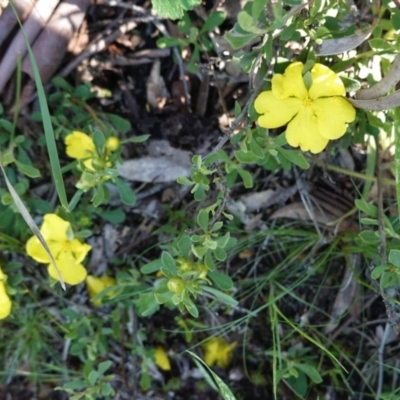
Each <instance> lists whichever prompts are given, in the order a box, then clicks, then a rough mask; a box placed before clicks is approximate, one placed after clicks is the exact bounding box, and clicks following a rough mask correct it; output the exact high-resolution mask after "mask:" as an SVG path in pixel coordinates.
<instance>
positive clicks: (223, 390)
mask: <svg viewBox="0 0 400 400" xmlns="http://www.w3.org/2000/svg"><path fill="white" fill-rule="evenodd" d="M186 352H187V353H189V354H190V355H191V356H192V357H193V360H194V362H195V363H196V364H197V367H198V368H199V369H200V370H201V371H202V372H203V374H204V377H205V379H206V380H207V381H208V382H209V384H210V386H211V387H213V388H214V389H215V386H213V384H212V382H211V381H210V380H211V377H212V379H214V380H215V383H216V384H217V386H218V391H219V393H220V395H221V396H222V398H223V399H224V400H236V397H235V396H234V395H233V393H232V392H231V390H230V389H229V387H228V386H227V385H226V383H225V382H224V381H223V380H222V379H221V378H220V377H219V376H218V375H217V374H216V373H215V372H214V371H213V370H212V369H210V368H209V367H208V365H207V364H206V363H205V362H204V361H203V360H202V359H201V358H200V357H199V356H198V355H197V354H194V353H192V352H191V351H189V350H186ZM210 374H211V377H210ZM207 376H208V377H209V379H207Z"/></svg>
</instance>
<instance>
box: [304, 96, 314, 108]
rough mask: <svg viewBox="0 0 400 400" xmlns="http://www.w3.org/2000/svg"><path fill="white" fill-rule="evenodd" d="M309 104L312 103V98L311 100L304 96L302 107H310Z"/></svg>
mask: <svg viewBox="0 0 400 400" xmlns="http://www.w3.org/2000/svg"><path fill="white" fill-rule="evenodd" d="M311 104H312V100H311V99H310V98H309V97H306V98H305V99H304V100H303V106H304V107H310V106H311Z"/></svg>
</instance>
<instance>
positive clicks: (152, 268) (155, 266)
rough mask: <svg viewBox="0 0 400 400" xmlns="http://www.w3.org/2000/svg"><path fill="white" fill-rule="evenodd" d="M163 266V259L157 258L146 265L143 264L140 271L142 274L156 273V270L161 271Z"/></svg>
mask: <svg viewBox="0 0 400 400" xmlns="http://www.w3.org/2000/svg"><path fill="white" fill-rule="evenodd" d="M162 266H163V263H162V261H161V259H159V258H158V259H157V260H154V261H151V262H149V263H147V264H145V265H143V266H142V267H140V272H141V273H142V274H145V275H147V274H154V272H157V271H159V270H160V269H161V268H162Z"/></svg>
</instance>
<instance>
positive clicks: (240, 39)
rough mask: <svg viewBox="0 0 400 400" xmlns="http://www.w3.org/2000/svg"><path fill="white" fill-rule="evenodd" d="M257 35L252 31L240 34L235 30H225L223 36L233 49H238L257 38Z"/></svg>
mask: <svg viewBox="0 0 400 400" xmlns="http://www.w3.org/2000/svg"><path fill="white" fill-rule="evenodd" d="M258 36H259V35H256V34H254V33H246V34H240V33H237V32H226V33H225V38H226V40H227V41H228V43H229V44H230V45H231V47H232V48H233V50H238V49H240V48H242V47H244V46H246V44H248V43H249V42H251V41H252V40H254V39H255V38H257V37H258Z"/></svg>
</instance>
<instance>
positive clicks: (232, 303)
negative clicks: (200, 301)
mask: <svg viewBox="0 0 400 400" xmlns="http://www.w3.org/2000/svg"><path fill="white" fill-rule="evenodd" d="M200 287H201V289H203V290H204V291H205V292H209V293H211V294H212V295H214V296H215V297H216V298H217V299H218V300H220V301H222V302H223V303H225V304H226V305H228V306H229V307H235V306H237V305H238V302H237V301H236V300H235V299H234V298H233V297H231V296H228V295H227V294H225V293H222V292H221V291H219V290H217V289H214V288H212V287H209V286H205V285H200Z"/></svg>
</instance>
